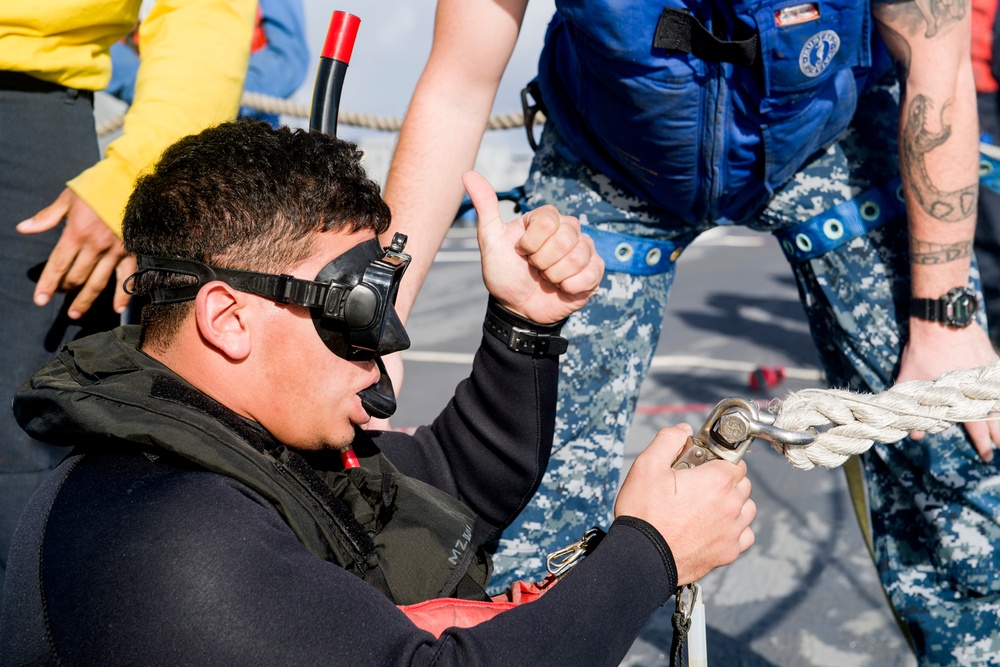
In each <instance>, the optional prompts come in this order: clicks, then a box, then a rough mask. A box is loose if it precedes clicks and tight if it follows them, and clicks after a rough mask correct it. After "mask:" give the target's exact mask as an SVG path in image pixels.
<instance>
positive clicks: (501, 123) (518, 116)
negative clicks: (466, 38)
mask: <svg viewBox="0 0 1000 667" xmlns="http://www.w3.org/2000/svg"><path fill="white" fill-rule="evenodd" d="M240 105H241V106H245V107H250V108H251V109H256V110H257V111H260V112H263V113H269V114H276V115H280V116H289V117H293V118H309V114H310V107H309V105H307V104H302V103H300V102H294V101H292V100H286V99H283V98H280V97H272V96H270V95H263V94H261V93H251V92H248V91H244V92H243V98H242V99H241V100H240ZM544 122H545V117H544V116H543V114H541V113H539V114H538V115H537V116H536V117H535V123H537V124H541V123H544ZM124 123H125V116H124V115H120V116H115V117H114V118H109V119H108V120H105V121H103V122H101V123H99V124H98V125H97V136H99V137H103V136H104V135H106V134H111V133H112V132H114V131H115V130H117V129H119V128H120V127H122V125H124ZM337 123H338V124H340V125H350V126H353V127H361V128H365V129H369V130H380V131H382V132H399V128H400V127H402V125H403V119H402V118H395V117H392V116H376V115H375V114H369V113H352V112H349V111H348V112H341V113H340V114H338V116H337ZM523 126H524V114H522V113H521V112H520V111H516V112H512V113H504V114H497V115H495V116H491V117H490V119H489V122H488V124H487V126H486V129H487V130H509V129H512V128H517V127H523Z"/></svg>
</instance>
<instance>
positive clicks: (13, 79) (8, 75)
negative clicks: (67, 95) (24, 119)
mask: <svg viewBox="0 0 1000 667" xmlns="http://www.w3.org/2000/svg"><path fill="white" fill-rule="evenodd" d="M0 90H13V91H18V92H22V93H59V92H67V91H74V92H76V93H78V94H80V95H84V96H93V94H94V93H93V91H90V90H76V89H74V88H67V87H66V86H60V85H59V84H58V83H51V82H49V81H42V80H41V79H36V78H35V77H33V76H31V75H30V74H25V73H24V72H10V71H4V70H0Z"/></svg>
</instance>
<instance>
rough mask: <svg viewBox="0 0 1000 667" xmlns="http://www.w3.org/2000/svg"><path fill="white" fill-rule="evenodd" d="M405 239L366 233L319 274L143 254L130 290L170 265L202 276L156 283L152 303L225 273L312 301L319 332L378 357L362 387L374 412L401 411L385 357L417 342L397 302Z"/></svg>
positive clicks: (361, 355)
mask: <svg viewBox="0 0 1000 667" xmlns="http://www.w3.org/2000/svg"><path fill="white" fill-rule="evenodd" d="M405 246H406V236H405V235H403V234H395V235H394V236H393V237H392V243H391V244H390V245H389V247H387V248H382V247H381V246H380V245H379V242H378V239H377V238H374V239H371V240H369V241H364V242H362V243H359V244H358V245H356V246H354V247H353V248H351V249H350V250H348V251H347V252H345V253H343V254H342V255H340V256H338V257H337V258H336V259H334V260H333V261H331V262H330V263H329V264H327V265H326V266H324V267H323V268H322V269H321V270H320V272H319V274H317V276H316V279H315V280H303V279H302V278H294V277H292V276H289V275H285V274H280V275H276V274H273V273H258V272H256V271H243V270H239V269H223V268H220V267H217V266H210V265H208V264H203V263H201V262H197V261H194V260H189V259H173V258H167V257H152V256H149V255H138V256H137V257H136V261H137V263H138V270H137V271H136V272H135V273H134V274H132V276H130V277H129V278H128V280H126V281H125V291H126V292H128V293H129V294H135V282H136V279H137V278H138V277H139V276H141V275H143V274H145V273H149V272H162V273H174V274H181V275H186V276H190V277H192V278H194V281H193V282H190V283H188V284H185V285H178V286H170V287H157V288H154V289H152V290H150V292H149V297H150V303H153V304H166V303H179V302H182V301H191V300H193V299H194V298H195V297H196V296H197V295H198V291H199V290H200V289H201V286H202V285H204V284H206V283H209V282H212V281H213V280H219V281H221V282H224V283H226V284H227V285H229V286H230V287H232V288H234V289H237V290H239V291H241V292H247V293H249V294H256V295H257V296H262V297H264V298H265V299H270V300H271V301H275V302H277V303H287V304H294V305H298V306H306V307H308V308H309V309H310V311H311V313H312V319H313V323H314V324H315V326H316V332H317V333H318V334H319V337H320V338H321V339H322V340H323V343H324V344H326V346H327V347H328V348H329V349H330V351H331V352H333V353H334V354H335V355H337V356H338V357H341V358H343V359H348V360H350V361H369V360H373V359H374V360H375V362H376V363H377V364H378V368H379V371H381V377H380V379H379V381H378V382H377V383H376V384H374V385H372V386H371V387H368V388H367V389H364V390H363V391H361V392H359V394H358V395H359V396H360V397H361V402H362V405H364V408H365V411H367V412H368V414H370V415H371V416H372V417H376V418H380V419H386V418H388V417H390V416H391V415H392V414H393V413H394V412H395V411H396V398H395V393H394V392H393V390H392V381H391V380H390V379H389V376H388V374H386V372H385V366H384V365H383V364H382V360H381V358H380V357H382V356H383V355H386V354H391V353H392V352H398V351H400V350H405V349H407V348H408V347H410V338H409V336H407V335H406V330H405V329H404V328H403V324H402V322H400V320H399V316H398V315H396V310H395V308H394V307H393V305H394V304H395V303H396V292H397V290H398V289H399V280H400V278H402V277H403V273H404V272H405V271H406V267H407V266H408V265H409V263H410V256H409V255H407V254H406V253H404V252H403V248H404V247H405Z"/></svg>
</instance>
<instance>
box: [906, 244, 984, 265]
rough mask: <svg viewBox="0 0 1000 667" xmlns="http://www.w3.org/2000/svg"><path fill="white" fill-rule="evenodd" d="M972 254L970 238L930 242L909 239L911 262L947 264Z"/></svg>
mask: <svg viewBox="0 0 1000 667" xmlns="http://www.w3.org/2000/svg"><path fill="white" fill-rule="evenodd" d="M971 255H972V240H971V239H970V240H968V241H960V242H959V243H931V242H930V241H919V240H917V239H910V262H911V263H912V264H947V263H948V262H954V261H957V260H960V259H965V258H967V257H970V256H971Z"/></svg>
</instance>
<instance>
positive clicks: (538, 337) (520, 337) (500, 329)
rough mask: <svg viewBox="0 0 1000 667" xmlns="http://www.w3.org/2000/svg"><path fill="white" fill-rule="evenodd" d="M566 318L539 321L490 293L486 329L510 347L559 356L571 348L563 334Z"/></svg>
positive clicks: (536, 354)
mask: <svg viewBox="0 0 1000 667" xmlns="http://www.w3.org/2000/svg"><path fill="white" fill-rule="evenodd" d="M565 323H566V320H560V321H558V322H554V323H552V324H539V323H537V322H533V321H531V320H529V319H525V318H523V317H521V316H520V315H517V314H515V313H513V312H511V311H509V310H507V309H506V308H504V307H503V306H502V305H500V302H499V301H497V300H496V299H495V298H493V296H492V295H491V296H490V300H489V303H488V304H487V306H486V320H485V321H484V322H483V331H484V332H486V333H487V334H489V335H491V336H493V337H494V338H496V339H497V340H499V341H500V342H502V343H504V344H505V345H506V346H507V349H509V350H511V351H513V352H518V353H520V354H528V355H531V356H558V355H560V354H562V353H563V352H565V351H566V350H567V349H568V348H569V341H567V340H566V339H565V338H563V337H562V336H560V335H559V332H560V331H561V330H562V327H563V325H564V324H565Z"/></svg>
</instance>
